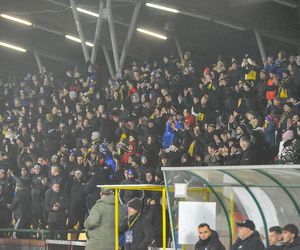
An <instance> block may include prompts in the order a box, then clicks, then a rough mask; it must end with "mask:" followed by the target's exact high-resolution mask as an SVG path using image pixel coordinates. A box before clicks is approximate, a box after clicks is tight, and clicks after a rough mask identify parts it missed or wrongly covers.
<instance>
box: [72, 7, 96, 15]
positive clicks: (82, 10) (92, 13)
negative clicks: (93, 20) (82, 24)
mask: <svg viewBox="0 0 300 250" xmlns="http://www.w3.org/2000/svg"><path fill="white" fill-rule="evenodd" d="M76 9H77V10H78V11H79V12H81V13H84V14H87V15H90V16H93V17H99V14H98V13H96V12H92V11H90V10H86V9H82V8H79V7H77V8H76Z"/></svg>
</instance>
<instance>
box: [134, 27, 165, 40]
mask: <svg viewBox="0 0 300 250" xmlns="http://www.w3.org/2000/svg"><path fill="white" fill-rule="evenodd" d="M136 30H137V31H139V32H141V33H144V34H147V35H149V36H154V37H156V38H159V39H163V40H167V39H168V37H166V36H164V35H161V34H158V33H155V32H153V31H150V30H146V29H143V28H137V29H136Z"/></svg>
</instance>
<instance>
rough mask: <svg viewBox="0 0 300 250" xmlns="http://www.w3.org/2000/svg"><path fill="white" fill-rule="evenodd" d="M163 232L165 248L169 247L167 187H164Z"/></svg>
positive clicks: (164, 249)
mask: <svg viewBox="0 0 300 250" xmlns="http://www.w3.org/2000/svg"><path fill="white" fill-rule="evenodd" d="M162 218H163V223H162V227H163V228H162V233H163V250H166V247H167V214H166V188H163V189H162Z"/></svg>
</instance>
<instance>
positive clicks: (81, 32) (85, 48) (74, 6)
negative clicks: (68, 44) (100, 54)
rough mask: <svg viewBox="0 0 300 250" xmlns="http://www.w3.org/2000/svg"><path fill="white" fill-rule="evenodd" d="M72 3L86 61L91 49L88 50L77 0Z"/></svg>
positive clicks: (88, 58)
mask: <svg viewBox="0 0 300 250" xmlns="http://www.w3.org/2000/svg"><path fill="white" fill-rule="evenodd" d="M70 4H71V7H72V12H73V16H74V21H75V24H76V28H77V32H78V35H79V38H80V40H81V47H82V50H83V55H84V58H85V61H86V62H87V61H89V60H90V53H89V50H88V48H87V45H86V40H85V37H84V33H83V29H82V25H81V22H80V18H79V14H78V11H77V9H76V2H75V0H70Z"/></svg>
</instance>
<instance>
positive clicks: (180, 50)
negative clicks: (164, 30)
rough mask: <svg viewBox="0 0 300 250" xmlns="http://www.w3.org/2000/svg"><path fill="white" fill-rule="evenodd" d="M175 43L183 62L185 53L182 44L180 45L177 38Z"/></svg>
mask: <svg viewBox="0 0 300 250" xmlns="http://www.w3.org/2000/svg"><path fill="white" fill-rule="evenodd" d="M174 41H175V44H176V48H177V51H178V55H179V57H180V59H181V60H182V59H183V52H182V48H181V46H180V43H179V41H178V39H177V38H174Z"/></svg>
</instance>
